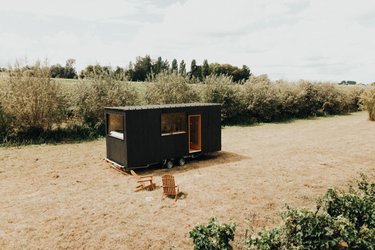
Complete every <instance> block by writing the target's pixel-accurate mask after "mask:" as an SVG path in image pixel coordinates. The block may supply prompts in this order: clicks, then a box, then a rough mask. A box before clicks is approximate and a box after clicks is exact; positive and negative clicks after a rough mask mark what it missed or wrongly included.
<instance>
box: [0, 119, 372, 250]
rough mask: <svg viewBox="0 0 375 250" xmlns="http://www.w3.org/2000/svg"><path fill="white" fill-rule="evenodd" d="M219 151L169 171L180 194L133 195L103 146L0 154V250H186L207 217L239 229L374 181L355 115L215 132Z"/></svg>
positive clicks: (365, 136)
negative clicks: (362, 179) (361, 179)
mask: <svg viewBox="0 0 375 250" xmlns="http://www.w3.org/2000/svg"><path fill="white" fill-rule="evenodd" d="M222 145H223V151H222V152H220V153H218V154H217V155H215V156H209V157H203V158H202V159H200V160H196V161H192V162H189V163H188V164H187V165H185V166H183V167H176V168H174V169H172V170H167V169H151V170H147V171H143V172H141V171H138V173H139V174H146V173H147V174H150V173H151V174H153V175H154V176H155V179H156V181H157V182H158V183H160V182H161V176H162V175H163V174H166V173H171V174H173V175H174V176H175V178H176V182H177V184H179V185H180V190H181V191H183V192H184V196H183V197H181V199H179V200H178V201H177V202H174V200H173V199H168V198H166V199H164V200H161V197H162V190H161V189H160V188H159V189H156V190H154V191H142V192H138V193H135V192H133V189H134V188H135V186H136V181H135V179H134V178H133V177H131V176H126V175H123V174H121V173H119V172H117V171H116V170H114V169H112V168H111V167H110V166H109V165H108V164H107V163H105V162H104V161H103V159H104V157H105V141H104V140H98V141H93V142H86V143H79V144H64V145H35V146H26V147H21V148H0V249H21V248H22V249H67V248H68V249H71V248H74V249H76V248H77V249H170V248H173V247H175V248H177V249H191V248H192V241H191V239H189V231H190V230H191V229H192V228H193V227H194V226H195V225H196V224H198V223H207V222H208V220H209V218H210V217H211V216H213V215H215V216H217V218H218V219H219V221H220V222H229V221H233V222H236V223H237V224H238V227H237V231H236V238H237V241H238V240H240V239H241V237H243V235H244V233H245V231H246V229H249V228H250V227H254V228H255V229H256V230H259V229H261V228H263V227H270V226H273V225H277V223H279V218H278V212H279V211H280V210H282V209H283V208H284V207H285V204H289V205H291V206H298V207H314V204H315V201H316V199H317V198H318V197H319V196H321V195H323V194H324V193H325V191H326V189H327V188H328V187H331V186H335V187H345V186H346V185H347V184H348V183H350V182H351V180H353V179H354V178H357V177H358V176H359V173H366V174H368V177H369V178H370V179H371V180H374V179H375V175H374V174H375V171H374V170H375V122H370V121H368V118H367V113H365V112H362V113H356V114H352V115H348V116H338V117H331V118H322V119H314V120H299V121H294V122H291V123H282V124H266V125H260V126H252V127H226V128H224V129H223V130H222Z"/></svg>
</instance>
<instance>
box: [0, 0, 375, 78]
mask: <svg viewBox="0 0 375 250" xmlns="http://www.w3.org/2000/svg"><path fill="white" fill-rule="evenodd" d="M1 11H7V13H28V14H29V15H34V16H38V17H39V21H38V22H43V28H45V29H46V31H44V30H40V29H38V27H34V26H33V27H30V29H31V31H33V30H34V29H35V33H38V34H39V35H38V36H33V35H32V34H33V33H32V32H31V34H30V30H28V32H26V31H24V30H20V31H19V32H17V29H18V28H19V27H18V26H17V28H15V29H14V32H13V33H12V32H10V30H9V29H7V30H6V32H3V31H2V30H3V29H2V28H1V26H0V54H1V55H2V56H3V59H2V60H4V58H7V60H11V59H13V58H14V57H23V56H25V53H26V56H28V57H29V58H33V57H38V58H40V57H42V58H43V57H45V56H47V57H48V58H49V59H50V61H51V62H52V63H55V62H60V63H63V62H64V60H65V59H66V58H69V57H73V58H76V59H77V62H78V65H79V66H81V67H82V66H85V65H86V64H88V63H96V62H100V63H103V64H112V65H113V66H114V65H121V66H125V65H126V64H127V63H128V62H129V61H131V60H132V61H134V59H135V57H136V56H144V55H145V54H150V55H151V57H154V58H156V57H157V56H162V57H163V58H167V59H169V60H170V61H171V60H172V59H173V58H177V59H178V60H182V59H185V62H187V65H188V66H189V64H190V61H191V60H192V59H193V58H194V59H197V61H198V63H200V62H202V61H203V59H208V60H209V62H219V63H231V64H234V65H238V66H241V65H242V64H246V65H248V66H249V67H250V68H251V70H252V71H253V72H254V73H255V74H263V73H267V74H268V75H269V76H270V77H271V78H273V79H277V78H286V79H291V80H297V79H300V78H305V79H313V80H333V81H341V80H344V79H347V80H350V79H353V80H357V81H362V82H370V81H374V78H375V76H373V75H372V72H373V68H374V66H375V50H374V49H373V48H372V47H373V45H372V41H373V40H374V38H375V37H374V34H375V32H374V31H375V30H374V29H375V19H374V18H373V16H374V15H375V2H373V1H372V0H358V1H351V0H329V1H327V0H284V1H283V0H280V1H274V0H253V1H247V0H233V1H224V0H205V1H200V0H188V1H184V2H181V1H162V0H159V1H147V0H145V1H120V0H107V1H98V0H95V1H88V0H84V1H72V0H67V1H64V2H61V3H59V2H52V1H46V0H35V1H32V2H29V1H20V0H15V1H9V2H7V3H4V4H2V8H1V10H0V12H1ZM43 18H45V21H43ZM67 20H69V21H70V22H68V23H69V24H66V25H65V26H64V25H63V24H61V23H64V22H65V21H67ZM0 21H1V20H0ZM24 22H26V21H25V20H24ZM38 22H37V21H36V24H38ZM46 23H47V24H48V25H49V26H47V24H46ZM72 24H73V26H72ZM0 25H1V24H0ZM9 25H11V27H12V23H10V24H9ZM13 25H14V24H13ZM35 26H38V25H35ZM39 26H40V25H39ZM53 27H56V29H53ZM69 27H71V28H69ZM47 30H48V31H47ZM0 63H4V61H0Z"/></svg>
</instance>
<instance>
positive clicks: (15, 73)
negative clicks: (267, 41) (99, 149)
mask: <svg viewBox="0 0 375 250" xmlns="http://www.w3.org/2000/svg"><path fill="white" fill-rule="evenodd" d="M122 79H123V78H122V77H121V76H118V75H114V74H111V73H103V72H102V73H101V74H100V75H99V74H98V75H92V76H91V77H90V78H86V79H84V80H79V81H77V84H76V85H72V84H59V83H58V82H56V81H55V80H53V79H51V78H50V71H49V67H47V66H43V65H41V64H40V63H36V64H35V65H34V66H33V67H31V69H28V70H25V69H24V68H22V67H19V66H15V67H14V68H12V69H10V70H9V77H7V78H4V81H3V82H0V87H1V88H0V143H4V142H9V141H11V142H25V141H27V142H33V141H35V142H42V141H43V140H44V139H45V141H60V140H64V139H77V137H79V134H77V131H86V132H82V135H81V137H80V138H79V139H87V138H95V137H97V136H101V135H103V134H104V115H103V113H104V112H103V107H105V106H123V105H139V104H165V103H188V102H215V103H221V104H222V124H223V125H227V124H250V123H254V122H273V121H283V120H286V119H293V118H306V117H310V116H320V115H335V114H345V113H348V112H355V111H358V110H360V109H361V100H363V101H364V103H365V107H366V108H367V109H368V110H369V112H370V117H372V119H374V114H375V109H374V108H373V107H374V97H375V96H374V91H372V92H371V91H365V90H366V89H368V88H370V87H368V88H366V87H359V86H338V85H335V84H330V83H319V82H307V81H299V82H297V83H289V82H284V81H277V82H272V81H270V79H268V77H267V76H266V75H261V76H258V77H254V76H253V77H251V78H250V79H249V80H248V81H246V82H245V83H244V84H242V85H240V84H235V83H233V81H232V79H231V78H230V77H228V76H223V75H221V76H216V75H211V76H208V77H207V78H205V79H204V80H203V81H202V82H199V83H196V82H194V83H193V82H192V80H191V79H189V77H188V76H183V75H182V76H181V75H179V74H177V73H161V74H159V75H157V76H155V77H153V78H151V79H150V80H149V82H148V83H138V87H135V86H136V84H130V83H127V82H123V81H122ZM361 95H362V99H361ZM47 135H48V136H47Z"/></svg>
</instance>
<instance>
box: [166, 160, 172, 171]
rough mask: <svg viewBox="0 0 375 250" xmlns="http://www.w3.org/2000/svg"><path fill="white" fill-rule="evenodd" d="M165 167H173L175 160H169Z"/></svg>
mask: <svg viewBox="0 0 375 250" xmlns="http://www.w3.org/2000/svg"><path fill="white" fill-rule="evenodd" d="M165 167H166V168H168V169H171V168H173V161H171V160H168V161H167V163H166V164H165Z"/></svg>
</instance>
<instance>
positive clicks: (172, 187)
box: [161, 175, 180, 201]
mask: <svg viewBox="0 0 375 250" xmlns="http://www.w3.org/2000/svg"><path fill="white" fill-rule="evenodd" d="M161 179H162V182H163V185H162V187H163V196H162V199H163V198H164V195H166V196H173V195H174V197H175V201H176V200H177V197H178V194H179V193H180V190H179V187H178V186H176V184H175V182H174V176H173V175H163V176H162V177H161Z"/></svg>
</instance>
